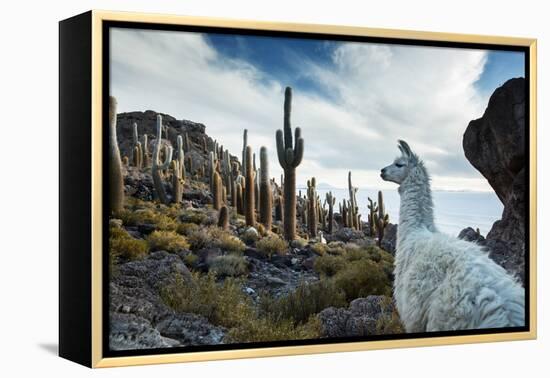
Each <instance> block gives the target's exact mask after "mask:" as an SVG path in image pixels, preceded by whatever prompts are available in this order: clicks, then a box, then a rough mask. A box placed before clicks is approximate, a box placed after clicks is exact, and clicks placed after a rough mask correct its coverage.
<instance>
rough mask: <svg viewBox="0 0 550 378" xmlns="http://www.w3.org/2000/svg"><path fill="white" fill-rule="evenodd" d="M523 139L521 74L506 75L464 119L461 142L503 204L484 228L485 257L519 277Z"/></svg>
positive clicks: (523, 201) (522, 237)
mask: <svg viewBox="0 0 550 378" xmlns="http://www.w3.org/2000/svg"><path fill="white" fill-rule="evenodd" d="M525 142H526V132H525V79H523V78H517V79H511V80H508V81H507V82H506V83H504V85H503V86H502V87H500V88H498V89H497V90H495V92H494V93H493V95H492V96H491V98H490V100H489V104H488V106H487V109H486V110H485V113H484V114H483V117H481V118H480V119H477V120H474V121H471V122H470V124H469V125H468V128H467V129H466V131H465V133H464V137H463V141H462V145H463V147H464V153H465V155H466V158H467V159H468V160H469V161H470V163H471V164H472V165H473V166H474V167H475V168H476V169H477V170H478V171H479V172H481V174H482V175H483V176H484V177H485V178H486V179H487V181H488V182H489V184H490V185H491V187H492V188H493V189H494V190H495V193H496V194H497V196H498V198H499V199H500V201H501V202H502V203H503V205H504V212H503V214H502V219H501V220H499V221H497V222H495V224H494V225H493V227H492V228H491V230H490V231H489V233H488V234H487V238H486V239H487V247H488V248H489V250H490V252H491V253H490V257H491V258H493V259H494V260H495V261H496V262H497V263H499V264H500V265H502V266H503V267H504V268H506V269H507V270H508V271H509V272H510V273H511V274H514V275H517V276H518V277H520V278H521V279H522V280H524V274H525V272H524V266H525V224H526V221H527V220H526V219H525V214H526V211H525V210H526V205H527V198H528V195H529V193H528V192H527V180H526V172H525V165H526V163H527V159H528V156H527V155H526V150H525Z"/></svg>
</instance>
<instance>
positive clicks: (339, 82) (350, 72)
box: [111, 29, 524, 191]
mask: <svg viewBox="0 0 550 378" xmlns="http://www.w3.org/2000/svg"><path fill="white" fill-rule="evenodd" d="M523 69H524V67H523V54H521V53H513V52H502V51H487V50H475V49H457V48H440V47H425V46H404V45H387V44H371V43H356V42H336V41H333V42H326V41H319V40H305V39H290V38H273V37H251V36H228V35H220V34H216V35H214V34H201V33H187V32H174V31H153V30H136V29H113V30H112V31H111V92H112V95H114V96H115V97H117V100H118V103H119V111H120V112H124V111H135V110H142V111H144V110H147V109H152V110H155V111H158V112H162V113H167V114H170V115H172V116H174V117H176V118H178V119H189V120H192V121H195V122H201V123H204V124H205V125H206V132H207V133H208V134H209V135H210V136H212V137H213V138H215V139H217V140H218V141H220V143H222V144H223V145H224V146H225V147H227V148H229V150H230V152H231V153H232V154H234V155H236V156H239V155H240V151H241V148H242V131H243V129H245V128H246V129H248V135H249V144H250V145H251V146H252V147H253V148H254V149H255V150H259V148H260V146H266V147H267V149H268V151H269V155H270V159H271V161H272V164H270V168H271V175H272V176H273V177H278V176H279V174H280V171H281V170H280V167H279V166H278V164H276V162H277V157H276V153H275V138H274V135H275V131H276V130H277V129H279V128H281V127H282V108H283V93H284V88H285V87H286V86H291V87H292V88H293V114H292V119H293V124H294V125H298V126H300V127H301V128H302V134H303V136H304V138H305V145H306V148H305V153H304V161H303V163H302V164H301V166H300V170H299V171H298V182H299V183H304V182H305V181H306V180H307V179H308V178H310V177H312V176H315V177H317V181H318V182H326V183H329V184H331V185H333V186H336V187H345V186H346V185H347V183H346V178H347V171H348V170H351V171H353V176H354V181H355V185H357V186H361V187H372V188H385V187H388V188H389V187H390V186H388V185H391V184H388V183H386V182H384V181H382V180H381V179H380V177H379V170H380V168H382V167H384V166H385V165H387V164H389V163H391V161H392V160H393V158H394V157H395V156H396V155H397V152H398V151H397V148H396V140H397V139H405V140H407V141H408V142H409V144H410V145H411V146H412V148H413V150H415V151H416V152H417V153H418V154H419V155H420V156H421V157H422V158H423V159H424V161H425V162H426V165H427V167H428V169H429V171H430V173H431V175H432V178H433V180H432V182H433V186H434V188H436V189H443V190H482V191H488V190H491V189H490V187H489V186H488V184H487V182H486V180H485V179H484V178H483V177H482V176H481V175H480V174H479V172H477V171H476V170H475V169H474V168H473V167H472V166H471V165H470V164H469V162H468V161H467V160H466V159H465V157H464V152H463V150H462V135H463V133H464V130H465V129H466V127H467V126H468V123H469V122H470V121H471V120H473V119H476V118H479V117H481V116H482V115H483V112H484V110H485V108H486V106H487V102H488V100H489V97H490V95H491V94H492V92H493V91H494V89H495V88H497V87H498V86H500V85H502V84H503V83H504V82H505V81H506V80H508V79H510V78H513V77H518V76H523ZM138 127H139V126H138ZM391 187H392V188H393V185H391Z"/></svg>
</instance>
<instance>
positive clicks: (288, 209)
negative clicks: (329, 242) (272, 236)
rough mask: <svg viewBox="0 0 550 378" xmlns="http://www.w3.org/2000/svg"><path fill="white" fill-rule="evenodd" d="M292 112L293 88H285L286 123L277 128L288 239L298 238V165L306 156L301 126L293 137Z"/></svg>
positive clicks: (285, 227) (286, 236) (284, 220)
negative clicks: (282, 171) (280, 128)
mask: <svg viewBox="0 0 550 378" xmlns="http://www.w3.org/2000/svg"><path fill="white" fill-rule="evenodd" d="M291 112H292V89H291V88H290V87H287V88H286V89H285V102H284V125H283V130H284V131H283V130H277V134H276V141H277V157H278V159H279V164H280V165H281V167H282V168H283V170H284V200H283V201H284V216H283V223H284V235H285V239H286V240H294V239H295V238H296V167H298V166H299V165H300V163H301V162H302V158H303V156H304V140H303V139H302V131H301V129H300V128H299V127H297V128H296V130H295V131H294V143H295V145H294V146H293V138H292V126H291V122H290V116H291Z"/></svg>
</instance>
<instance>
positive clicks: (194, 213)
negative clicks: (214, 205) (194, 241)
mask: <svg viewBox="0 0 550 378" xmlns="http://www.w3.org/2000/svg"><path fill="white" fill-rule="evenodd" d="M180 220H181V222H182V223H195V224H204V223H206V222H207V220H208V215H207V214H206V213H205V212H204V211H202V210H197V209H186V210H183V211H182V212H181V215H180Z"/></svg>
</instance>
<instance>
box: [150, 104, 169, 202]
mask: <svg viewBox="0 0 550 378" xmlns="http://www.w3.org/2000/svg"><path fill="white" fill-rule="evenodd" d="M161 146H162V116H161V115H160V114H157V140H156V141H155V149H154V150H153V166H152V168H151V175H152V176H153V184H154V186H155V192H156V193H157V197H158V199H159V201H160V202H162V203H164V204H165V205H168V204H169V203H170V201H169V200H168V196H167V195H166V190H165V189H164V183H163V182H162V177H161V175H160V173H161V171H163V170H165V169H167V168H168V167H169V165H170V162H171V161H172V153H173V150H172V147H171V146H169V147H168V150H167V151H166V154H165V156H164V162H161V161H160V149H161Z"/></svg>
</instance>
